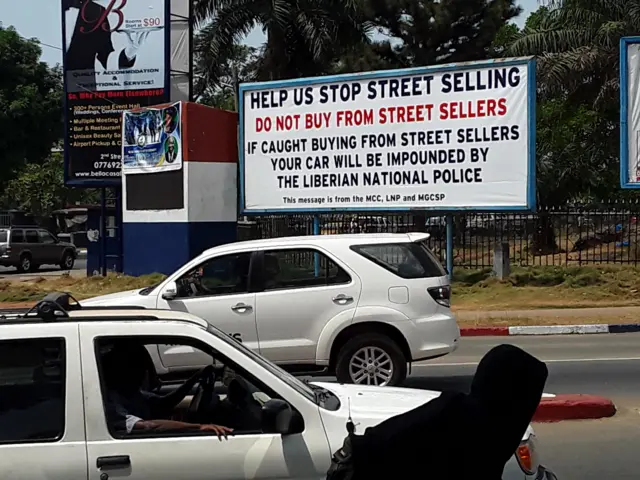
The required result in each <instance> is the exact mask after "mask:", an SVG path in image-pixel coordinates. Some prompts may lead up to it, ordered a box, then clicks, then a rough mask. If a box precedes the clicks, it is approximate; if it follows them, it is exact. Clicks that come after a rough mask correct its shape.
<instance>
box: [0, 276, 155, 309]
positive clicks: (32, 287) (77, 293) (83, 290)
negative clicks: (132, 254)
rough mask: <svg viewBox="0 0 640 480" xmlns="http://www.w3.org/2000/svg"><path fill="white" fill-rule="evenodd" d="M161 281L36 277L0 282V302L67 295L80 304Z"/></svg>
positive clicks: (132, 278)
mask: <svg viewBox="0 0 640 480" xmlns="http://www.w3.org/2000/svg"><path fill="white" fill-rule="evenodd" d="M164 278H165V276H164V275H161V274H159V273H154V274H151V275H143V276H141V277H129V276H127V275H117V274H109V275H107V276H106V277H101V276H96V277H88V278H77V277H72V276H70V275H62V276H61V277H56V278H45V277H36V278H34V279H29V280H25V281H20V282H17V281H5V282H0V302H7V303H26V302H33V301H37V300H40V299H42V297H44V296H45V295H46V294H47V293H49V292H69V293H71V295H73V296H74V297H75V298H77V299H78V300H81V299H83V298H89V297H95V296H97V295H105V294H107V293H116V292H121V291H124V290H133V289H136V288H144V287H148V286H149V285H154V284H156V283H158V282H161V281H162V280H163V279H164Z"/></svg>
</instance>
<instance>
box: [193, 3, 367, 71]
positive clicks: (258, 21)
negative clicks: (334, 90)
mask: <svg viewBox="0 0 640 480" xmlns="http://www.w3.org/2000/svg"><path fill="white" fill-rule="evenodd" d="M360 1H361V0H195V4H194V14H195V20H196V22H197V24H198V26H199V27H200V30H199V32H198V34H197V37H196V41H195V50H196V52H197V57H198V59H199V64H200V66H199V71H200V72H201V74H202V75H206V77H207V81H208V83H210V84H212V83H213V84H215V83H216V82H217V81H218V78H219V68H218V66H219V65H224V64H225V63H227V62H228V60H229V58H228V57H229V55H231V54H232V53H233V52H234V49H233V47H234V46H235V45H237V44H238V43H239V42H241V41H242V39H243V38H244V37H245V36H246V35H247V34H248V33H249V32H250V31H251V30H252V29H253V28H254V27H256V26H258V27H261V28H262V30H263V31H264V33H265V35H266V37H267V40H266V43H265V44H264V45H263V47H262V51H261V55H260V56H259V62H258V65H257V68H256V79H258V80H277V79H286V78H296V77H301V76H312V75H319V74H323V73H325V72H326V69H327V68H328V65H329V63H330V62H331V60H332V59H333V58H334V57H335V56H336V55H337V54H338V53H339V52H340V51H341V49H342V48H345V47H348V46H350V45H353V44H357V43H358V42H366V41H368V33H369V28H370V27H369V25H368V23H367V22H363V21H362V14H361V5H360Z"/></svg>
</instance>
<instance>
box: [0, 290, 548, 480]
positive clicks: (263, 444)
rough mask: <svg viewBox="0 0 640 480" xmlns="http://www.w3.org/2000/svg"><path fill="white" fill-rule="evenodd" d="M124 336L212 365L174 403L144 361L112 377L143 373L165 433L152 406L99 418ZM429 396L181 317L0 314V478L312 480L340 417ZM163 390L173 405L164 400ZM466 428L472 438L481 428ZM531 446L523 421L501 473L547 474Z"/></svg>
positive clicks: (321, 473)
mask: <svg viewBox="0 0 640 480" xmlns="http://www.w3.org/2000/svg"><path fill="white" fill-rule="evenodd" d="M123 342H127V343H126V345H129V348H133V347H132V346H133V345H137V346H138V347H140V348H141V351H143V352H146V351H147V350H146V348H145V347H146V345H147V344H173V345H177V346H181V347H182V348H185V349H188V348H191V349H196V350H202V351H203V352H206V354H207V355H210V356H211V357H213V358H214V359H215V361H216V366H215V367H209V369H208V370H207V371H208V372H209V373H208V375H210V376H209V377H203V378H202V379H201V380H200V382H199V384H198V383H196V384H195V387H194V390H191V391H189V392H188V394H185V395H184V398H178V397H181V396H180V395H178V397H176V395H175V392H176V391H177V390H178V387H177V386H176V385H172V384H167V383H163V382H160V381H159V380H158V378H157V376H156V372H155V371H154V368H153V361H152V359H151V358H148V361H147V360H143V361H142V362H141V363H140V364H139V365H138V364H129V365H128V368H126V369H125V370H124V371H121V372H116V373H117V377H118V378H120V379H122V378H125V377H126V376H127V375H129V374H130V371H133V370H136V369H137V367H139V366H141V365H142V366H143V369H144V370H145V371H146V374H145V375H144V377H140V378H143V380H142V382H143V384H142V385H141V386H140V390H139V391H141V390H144V391H145V392H147V395H148V397H145V398H151V397H152V396H153V398H155V399H158V398H161V399H163V402H162V403H164V404H165V407H170V408H168V409H167V410H166V411H165V413H164V414H165V417H164V419H165V420H164V421H165V422H173V424H174V427H173V429H172V428H167V429H164V430H149V429H146V428H141V429H136V428H135V425H136V423H135V422H137V421H145V422H146V423H151V422H154V421H155V422H160V421H161V420H154V418H155V417H154V415H159V413H157V412H153V410H152V409H150V410H149V411H148V413H147V414H146V416H147V417H151V418H143V417H144V416H145V414H142V413H136V412H135V408H134V407H133V406H132V405H129V406H127V407H126V408H127V409H128V410H127V411H129V413H130V414H131V415H132V416H134V417H135V416H137V417H140V418H138V420H135V421H133V422H129V420H130V419H129V416H127V426H126V428H124V429H121V428H120V427H119V426H118V424H117V422H116V423H112V418H113V417H112V416H111V415H110V414H109V413H106V412H110V411H111V410H110V409H109V407H108V406H109V405H112V404H110V403H109V402H110V400H109V399H110V398H112V397H111V396H109V395H110V394H111V390H109V388H111V387H108V386H107V385H110V384H108V380H106V379H105V377H104V375H105V371H106V370H105V358H106V356H107V355H109V354H110V353H111V354H113V352H115V351H117V349H116V347H115V345H119V344H120V345H121V344H123ZM107 377H108V378H113V376H109V375H107ZM106 392H109V394H108V395H106V394H105V393H106ZM438 395H439V393H438V392H432V391H424V390H412V389H404V388H393V387H388V388H380V387H375V386H359V385H339V384H331V383H326V384H325V383H305V382H303V381H301V380H299V379H298V378H296V377H294V376H292V375H291V374H289V373H287V372H285V371H284V370H282V369H280V368H279V367H277V366H276V365H275V364H273V363H271V362H270V361H268V360H266V359H264V358H263V357H261V356H260V355H258V354H256V353H255V352H254V351H252V350H251V349H249V348H247V347H245V346H244V345H243V344H241V343H240V342H237V341H235V340H234V339H233V338H231V337H230V336H229V335H226V334H224V333H222V332H221V331H220V330H218V329H217V328H215V327H212V326H211V325H209V324H208V323H207V322H206V321H204V320H202V319H200V318H198V317H195V316H193V315H191V314H188V313H181V312H176V311H168V310H131V309H90V308H82V309H78V310H75V311H66V310H64V309H63V308H61V307H60V306H59V304H57V303H54V302H52V301H50V300H48V301H42V302H40V303H39V304H38V306H37V307H35V309H34V311H33V312H31V313H27V314H21V315H13V316H11V317H10V316H5V317H3V319H2V320H1V321H0V478H2V480H19V479H20V480H21V479H26V478H28V479H41V480H45V479H46V480H108V479H109V478H111V477H113V478H124V479H130V480H147V479H150V478H153V479H154V480H176V479H181V480H204V479H207V480H216V479H220V480H223V479H224V480H246V479H255V480H260V479H299V480H303V479H305V480H306V479H323V478H324V477H325V475H326V471H327V469H328V467H329V464H330V459H331V454H332V452H334V451H336V450H337V449H338V448H339V447H341V445H342V442H343V440H344V437H345V435H346V430H345V425H346V422H347V419H348V417H349V414H351V416H352V418H353V420H354V422H355V423H356V424H357V431H359V432H361V431H362V430H364V429H365V428H366V427H368V426H370V425H375V424H377V423H378V422H380V421H382V420H383V419H385V418H388V417H390V416H392V415H395V414H399V413H401V412H404V411H406V410H408V409H411V408H414V407H416V406H418V405H420V404H422V403H424V402H428V401H430V400H432V399H433V398H436V397H437V396H438ZM169 397H171V399H172V402H169V403H173V404H172V405H168V404H166V401H165V400H166V399H167V398H169ZM174 397H176V398H174ZM122 405H124V404H122ZM158 405H159V403H158ZM116 410H117V409H116ZM152 412H153V413H152ZM121 413H122V412H120V413H119V414H121ZM157 418H161V417H157ZM210 423H215V424H216V425H222V426H226V427H229V428H233V429H234V432H233V435H232V436H229V437H228V439H227V440H222V441H221V440H219V438H218V437H217V435H216V433H215V432H214V431H212V430H210V429H207V428H204V427H202V426H203V425H208V424H210ZM130 424H131V425H130ZM175 425H178V426H175ZM477 434H478V437H479V438H480V439H481V438H482V432H478V433H477ZM534 443H535V436H534V433H533V430H532V429H531V428H529V429H528V430H527V432H526V434H525V436H524V437H523V439H522V444H521V446H520V448H519V449H518V451H517V452H516V453H515V454H514V456H513V457H512V459H511V461H509V462H508V464H507V467H506V469H505V472H504V477H503V478H504V479H506V480H515V479H522V480H526V479H530V480H533V479H553V478H555V477H554V476H553V474H552V473H550V472H549V471H547V470H546V469H545V468H544V467H543V466H541V465H540V463H539V459H538V458H537V453H536V452H537V449H536V448H535V447H534ZM461 454H462V455H463V454H464V452H461ZM478 468H479V472H480V473H481V471H482V466H478Z"/></svg>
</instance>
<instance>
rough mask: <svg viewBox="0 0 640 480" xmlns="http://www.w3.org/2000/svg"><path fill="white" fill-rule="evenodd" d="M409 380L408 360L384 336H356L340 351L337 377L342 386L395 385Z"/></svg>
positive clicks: (396, 345) (337, 362)
mask: <svg viewBox="0 0 640 480" xmlns="http://www.w3.org/2000/svg"><path fill="white" fill-rule="evenodd" d="M406 377H407V360H406V359H405V358H404V355H403V353H402V350H401V349H400V346H399V345H398V344H397V343H396V342H394V341H393V340H392V339H390V338H389V337H387V336H385V335H382V334H379V333H365V334H362V335H357V336H356V337H354V338H352V339H350V340H348V341H347V343H345V344H344V345H343V346H342V348H341V349H340V351H339V352H338V358H337V361H336V378H337V380H338V382H340V383H355V384H358V385H378V386H395V385H399V384H401V383H402V382H404V380H405V378H406Z"/></svg>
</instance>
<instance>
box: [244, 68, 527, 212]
mask: <svg viewBox="0 0 640 480" xmlns="http://www.w3.org/2000/svg"><path fill="white" fill-rule="evenodd" d="M535 95H536V90H535V63H534V61H533V60H532V59H530V58H518V59H505V60H500V61H490V62H473V63H465V64H458V65H447V66H437V67H428V68H419V69H411V70H396V71H382V72H370V73H364V74H353V75H341V76H328V77H318V78H306V79H297V80H290V81H281V82H266V83H252V84H243V85H241V86H240V102H241V105H240V125H241V131H240V137H241V140H240V146H241V148H240V162H241V167H240V172H241V183H240V187H241V193H240V194H241V207H242V211H243V212H244V213H267V212H280V213H285V212H314V213H320V212H329V211H366V210H380V211H382V210H384V211H394V210H411V209H417V210H437V211H447V210H481V211H500V210H534V209H535V199H536V197H535V110H536V109H535Z"/></svg>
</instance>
